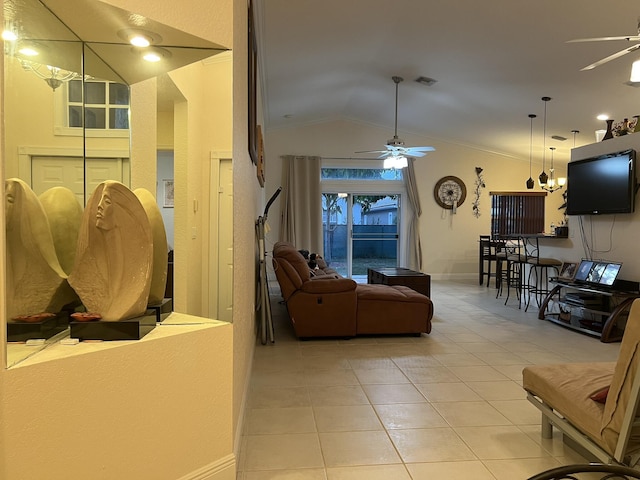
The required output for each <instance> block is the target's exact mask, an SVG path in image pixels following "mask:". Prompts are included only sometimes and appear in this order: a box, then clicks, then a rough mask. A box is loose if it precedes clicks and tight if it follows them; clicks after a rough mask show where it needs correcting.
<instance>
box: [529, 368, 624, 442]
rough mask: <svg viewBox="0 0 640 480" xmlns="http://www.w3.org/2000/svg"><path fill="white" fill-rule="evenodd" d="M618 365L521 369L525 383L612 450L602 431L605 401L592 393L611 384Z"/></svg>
mask: <svg viewBox="0 0 640 480" xmlns="http://www.w3.org/2000/svg"><path fill="white" fill-rule="evenodd" d="M615 365H616V364H615V362H598V363H565V364H560V365H532V366H529V367H525V368H524V370H523V371H522V386H523V387H524V389H525V390H527V391H528V392H531V393H532V394H534V395H535V396H537V397H538V398H540V399H541V400H542V401H544V403H546V404H547V405H549V406H550V407H552V408H553V409H554V410H556V411H557V412H558V413H560V414H561V415H562V416H563V417H565V418H566V419H567V420H568V421H569V422H571V423H572V424H573V425H574V426H576V427H577V428H578V429H580V430H582V431H584V432H585V433H587V434H588V435H589V436H590V437H591V438H593V439H594V440H596V442H597V443H598V444H599V445H600V446H601V447H603V448H605V450H607V451H609V449H608V448H606V442H605V441H604V439H603V438H602V434H601V427H602V419H603V414H604V405H602V404H601V403H597V402H594V401H593V400H592V399H591V396H592V395H593V394H594V393H596V392H598V391H600V390H602V389H603V388H605V387H607V386H608V385H610V384H611V379H612V378H613V372H614V369H615Z"/></svg>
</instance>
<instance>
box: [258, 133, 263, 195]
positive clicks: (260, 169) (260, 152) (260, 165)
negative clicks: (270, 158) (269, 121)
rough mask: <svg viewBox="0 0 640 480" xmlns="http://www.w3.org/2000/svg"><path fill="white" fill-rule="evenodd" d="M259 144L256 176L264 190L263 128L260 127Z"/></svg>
mask: <svg viewBox="0 0 640 480" xmlns="http://www.w3.org/2000/svg"><path fill="white" fill-rule="evenodd" d="M257 143H258V162H257V163H256V175H257V176H258V183H259V184H260V186H261V187H263V188H264V142H263V140H262V128H261V127H260V125H258V128H257Z"/></svg>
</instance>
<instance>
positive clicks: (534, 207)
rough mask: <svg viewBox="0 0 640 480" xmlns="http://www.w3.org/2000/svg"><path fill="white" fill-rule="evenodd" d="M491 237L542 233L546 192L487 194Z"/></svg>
mask: <svg viewBox="0 0 640 480" xmlns="http://www.w3.org/2000/svg"><path fill="white" fill-rule="evenodd" d="M489 195H491V235H494V236H495V235H511V234H536V233H541V232H543V231H544V199H545V197H546V196H547V192H489Z"/></svg>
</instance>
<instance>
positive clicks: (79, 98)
mask: <svg viewBox="0 0 640 480" xmlns="http://www.w3.org/2000/svg"><path fill="white" fill-rule="evenodd" d="M67 85H68V87H67V88H68V90H67V126H68V127H71V128H81V127H82V126H83V125H82V108H83V95H82V80H72V81H70V82H69V83H68V84H67ZM84 109H85V110H84V118H85V125H84V126H85V127H86V128H87V129H96V130H128V129H129V87H128V86H127V85H123V84H121V83H113V82H101V81H85V82H84Z"/></svg>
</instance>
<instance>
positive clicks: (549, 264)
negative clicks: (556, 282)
mask: <svg viewBox="0 0 640 480" xmlns="http://www.w3.org/2000/svg"><path fill="white" fill-rule="evenodd" d="M529 239H531V238H527V237H524V238H523V240H524V242H525V255H526V264H527V265H528V266H529V275H528V276H527V286H526V290H527V306H526V307H525V309H524V311H525V312H526V311H527V310H528V309H529V304H530V303H531V295H533V296H534V297H535V299H536V304H537V305H538V307H540V305H541V304H542V301H543V300H544V298H545V297H546V296H547V294H548V293H549V292H550V291H551V289H550V288H549V271H550V270H555V275H556V276H558V275H559V274H560V267H561V266H562V260H558V259H557V258H548V257H541V256H540V246H539V244H538V237H537V236H535V237H533V239H535V245H533V244H531V243H529V242H527V240H529ZM527 247H528V248H527ZM532 277H533V281H532Z"/></svg>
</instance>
